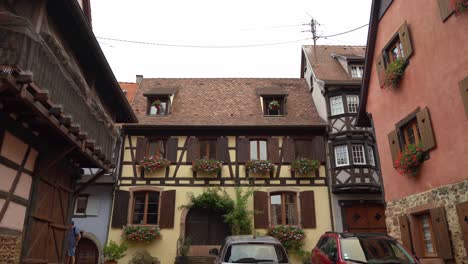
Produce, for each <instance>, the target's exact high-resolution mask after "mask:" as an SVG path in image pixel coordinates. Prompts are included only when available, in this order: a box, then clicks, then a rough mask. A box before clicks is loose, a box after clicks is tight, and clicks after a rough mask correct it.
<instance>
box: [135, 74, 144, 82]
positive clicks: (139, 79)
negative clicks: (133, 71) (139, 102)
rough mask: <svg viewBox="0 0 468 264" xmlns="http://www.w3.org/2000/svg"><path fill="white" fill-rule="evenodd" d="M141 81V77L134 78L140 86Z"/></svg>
mask: <svg viewBox="0 0 468 264" xmlns="http://www.w3.org/2000/svg"><path fill="white" fill-rule="evenodd" d="M141 81H143V75H138V74H137V76H136V83H138V84H140V83H141Z"/></svg>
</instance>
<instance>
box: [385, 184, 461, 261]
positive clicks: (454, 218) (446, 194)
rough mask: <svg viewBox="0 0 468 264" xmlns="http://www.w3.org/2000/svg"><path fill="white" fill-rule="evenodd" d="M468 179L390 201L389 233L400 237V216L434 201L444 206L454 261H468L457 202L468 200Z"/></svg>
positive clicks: (388, 204)
mask: <svg viewBox="0 0 468 264" xmlns="http://www.w3.org/2000/svg"><path fill="white" fill-rule="evenodd" d="M467 190H468V180H465V181H463V182H459V183H456V184H451V185H445V186H442V187H438V188H436V189H432V190H430V191H427V192H424V193H418V194H414V195H411V196H407V197H405V198H403V199H400V200H394V201H389V202H388V203H387V209H386V212H385V214H386V216H387V219H386V224H387V230H388V233H389V235H391V236H393V237H395V238H397V239H400V238H401V234H400V227H399V223H398V217H399V216H401V215H404V214H407V210H408V209H411V208H414V207H418V206H422V205H425V204H428V203H432V204H434V205H435V206H444V207H445V213H446V217H447V223H448V226H449V230H450V236H451V240H452V241H451V242H452V250H453V256H454V262H446V263H468V252H467V251H466V250H465V248H464V245H463V238H462V231H461V228H460V223H459V221H458V215H457V209H456V204H458V203H461V202H465V201H468V191H467Z"/></svg>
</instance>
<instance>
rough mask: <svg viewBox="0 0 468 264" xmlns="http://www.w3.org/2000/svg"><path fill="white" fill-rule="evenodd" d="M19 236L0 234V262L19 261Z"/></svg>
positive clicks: (6, 263) (8, 263) (7, 263)
mask: <svg viewBox="0 0 468 264" xmlns="http://www.w3.org/2000/svg"><path fill="white" fill-rule="evenodd" d="M20 255H21V236H9V235H0V263H5V264H10V263H12V264H13V263H14V264H16V263H19V261H20Z"/></svg>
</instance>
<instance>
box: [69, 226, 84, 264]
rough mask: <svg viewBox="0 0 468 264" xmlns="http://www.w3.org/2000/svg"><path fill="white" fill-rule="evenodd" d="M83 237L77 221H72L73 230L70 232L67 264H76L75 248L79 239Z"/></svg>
mask: <svg viewBox="0 0 468 264" xmlns="http://www.w3.org/2000/svg"><path fill="white" fill-rule="evenodd" d="M80 239H81V234H80V229H79V228H78V227H77V226H75V222H73V221H72V222H71V230H70V232H69V233H68V252H67V253H68V254H67V256H68V257H67V264H75V250H76V246H77V245H78V241H80Z"/></svg>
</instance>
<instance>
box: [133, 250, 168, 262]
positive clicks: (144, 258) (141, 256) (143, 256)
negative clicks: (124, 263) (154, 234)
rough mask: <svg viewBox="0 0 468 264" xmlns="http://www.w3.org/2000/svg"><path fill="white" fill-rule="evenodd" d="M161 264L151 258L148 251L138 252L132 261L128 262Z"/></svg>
mask: <svg viewBox="0 0 468 264" xmlns="http://www.w3.org/2000/svg"><path fill="white" fill-rule="evenodd" d="M160 263H161V262H160V261H159V260H158V258H155V257H153V256H151V254H150V253H148V251H146V250H143V251H138V252H136V253H135V254H133V257H132V259H131V260H130V262H129V264H160Z"/></svg>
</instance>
